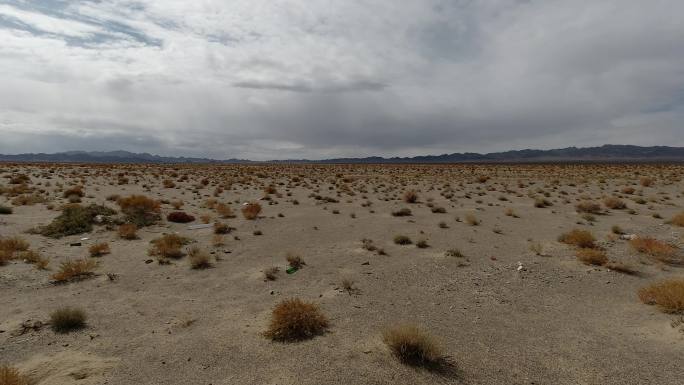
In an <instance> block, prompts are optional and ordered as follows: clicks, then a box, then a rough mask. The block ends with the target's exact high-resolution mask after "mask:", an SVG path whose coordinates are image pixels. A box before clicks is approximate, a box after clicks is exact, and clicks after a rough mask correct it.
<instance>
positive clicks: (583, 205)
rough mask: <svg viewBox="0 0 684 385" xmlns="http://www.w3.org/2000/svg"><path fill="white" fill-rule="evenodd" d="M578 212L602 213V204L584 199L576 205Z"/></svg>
mask: <svg viewBox="0 0 684 385" xmlns="http://www.w3.org/2000/svg"><path fill="white" fill-rule="evenodd" d="M575 210H576V211H577V212H578V213H589V214H600V213H601V205H599V204H598V203H596V202H592V201H583V202H580V203H578V204H576V205H575Z"/></svg>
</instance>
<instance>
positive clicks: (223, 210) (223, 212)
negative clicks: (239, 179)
mask: <svg viewBox="0 0 684 385" xmlns="http://www.w3.org/2000/svg"><path fill="white" fill-rule="evenodd" d="M216 213H217V214H218V215H220V216H221V218H235V214H234V213H233V209H232V208H231V207H230V206H228V205H227V204H225V203H219V204H217V205H216Z"/></svg>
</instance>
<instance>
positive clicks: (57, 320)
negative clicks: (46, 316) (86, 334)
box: [50, 307, 86, 333]
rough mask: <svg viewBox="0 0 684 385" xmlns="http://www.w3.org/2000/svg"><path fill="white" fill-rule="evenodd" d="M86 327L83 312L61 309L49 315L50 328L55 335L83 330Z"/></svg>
mask: <svg viewBox="0 0 684 385" xmlns="http://www.w3.org/2000/svg"><path fill="white" fill-rule="evenodd" d="M85 325H86V314H85V312H84V311H83V310H81V309H77V308H73V307H63V308H60V309H57V310H55V311H53V312H52V313H51V314H50V326H51V327H52V330H54V331H55V332H57V333H68V332H71V331H74V330H78V329H83V328H84V327H85Z"/></svg>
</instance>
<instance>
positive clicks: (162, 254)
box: [147, 234, 188, 263]
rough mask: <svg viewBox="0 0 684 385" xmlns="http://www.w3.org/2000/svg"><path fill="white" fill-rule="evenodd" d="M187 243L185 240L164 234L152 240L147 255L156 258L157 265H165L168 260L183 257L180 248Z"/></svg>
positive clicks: (178, 236)
mask: <svg viewBox="0 0 684 385" xmlns="http://www.w3.org/2000/svg"><path fill="white" fill-rule="evenodd" d="M187 242H188V239H187V238H184V237H181V236H180V235H176V234H166V235H164V236H162V237H160V238H157V239H154V240H152V241H151V242H150V243H152V247H150V249H149V250H148V251H147V254H148V255H151V256H155V257H157V259H158V261H159V263H166V262H168V259H169V258H171V259H178V258H180V257H182V256H183V252H182V251H181V247H182V246H183V245H184V244H186V243H187Z"/></svg>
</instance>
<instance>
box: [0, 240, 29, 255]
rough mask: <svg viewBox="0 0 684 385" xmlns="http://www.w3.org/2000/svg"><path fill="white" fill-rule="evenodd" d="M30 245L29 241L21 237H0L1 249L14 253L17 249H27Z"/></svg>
mask: <svg viewBox="0 0 684 385" xmlns="http://www.w3.org/2000/svg"><path fill="white" fill-rule="evenodd" d="M29 247H30V245H29V243H28V242H26V241H25V240H24V239H22V238H20V237H9V238H2V239H0V250H2V251H6V252H7V253H9V254H10V255H11V254H14V253H15V252H17V251H26V250H28V249H29Z"/></svg>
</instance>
